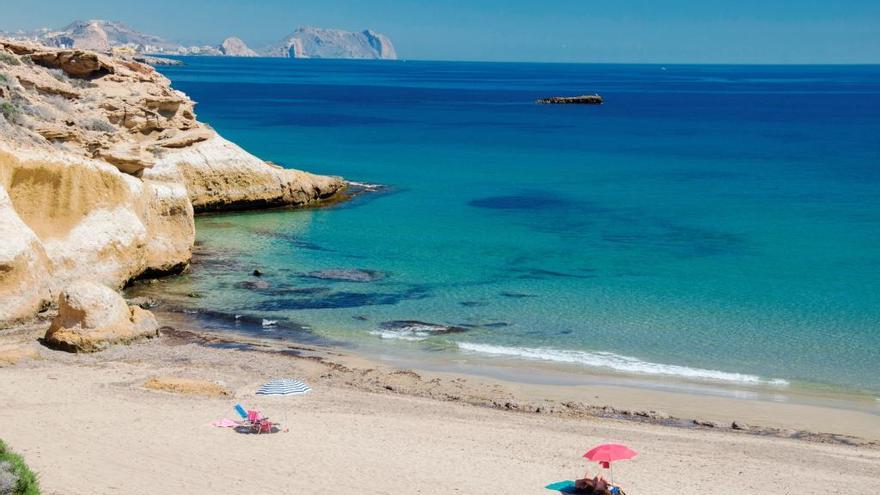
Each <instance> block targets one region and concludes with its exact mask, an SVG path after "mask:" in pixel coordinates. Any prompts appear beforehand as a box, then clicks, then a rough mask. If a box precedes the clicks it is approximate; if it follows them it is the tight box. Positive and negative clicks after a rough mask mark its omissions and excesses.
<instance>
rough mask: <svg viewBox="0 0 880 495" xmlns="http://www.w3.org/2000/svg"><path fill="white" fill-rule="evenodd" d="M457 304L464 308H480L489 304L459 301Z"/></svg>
mask: <svg viewBox="0 0 880 495" xmlns="http://www.w3.org/2000/svg"><path fill="white" fill-rule="evenodd" d="M458 304H460V305H462V306H464V307H466V308H476V307H480V306H488V305H489V303H487V302H486V301H460V302H459V303H458Z"/></svg>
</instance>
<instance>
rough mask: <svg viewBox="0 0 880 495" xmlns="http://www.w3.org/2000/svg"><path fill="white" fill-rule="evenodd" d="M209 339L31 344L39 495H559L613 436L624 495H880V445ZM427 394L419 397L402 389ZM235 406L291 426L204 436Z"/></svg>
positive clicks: (7, 373)
mask: <svg viewBox="0 0 880 495" xmlns="http://www.w3.org/2000/svg"><path fill="white" fill-rule="evenodd" d="M18 341H19V343H21V342H24V344H22V345H24V346H25V347H27V346H30V345H31V344H29V343H28V339H27V338H22V337H21V335H20V334H19V336H18ZM203 344H204V343H202V344H198V343H192V342H191V339H188V338H185V337H181V336H166V337H163V338H161V339H155V340H153V341H150V342H146V343H142V344H135V345H132V346H120V347H115V348H113V349H111V350H108V351H105V352H103V353H100V354H94V355H70V354H66V353H60V352H55V351H49V350H46V349H42V348H38V349H36V352H37V354H38V355H39V359H35V360H34V359H26V360H22V361H19V362H18V363H17V364H13V365H7V366H6V367H4V368H0V400H2V401H3V404H4V407H3V408H0V438H3V439H4V440H6V441H7V442H8V443H9V444H10V446H11V447H12V448H14V449H16V450H17V451H19V452H20V453H22V454H23V455H24V456H25V458H26V460H27V461H28V463H29V464H30V465H31V466H32V467H33V468H34V469H35V470H36V471H38V472H39V476H40V480H41V483H42V486H43V489H44V492H45V493H48V494H103V493H126V494H138V493H188V494H201V493H206V494H207V493H211V494H214V493H260V494H274V493H337V492H338V493H364V494H370V493H376V494H379V493H383V494H403V493H425V494H435V493H436V494H445V493H457V494H474V493H524V494H540V493H551V492H549V491H547V490H544V489H543V488H542V487H543V486H544V485H546V484H548V483H551V482H553V481H558V480H563V479H571V478H573V477H574V476H576V475H578V474H580V473H582V472H583V471H584V470H585V468H586V466H587V464H586V463H585V462H584V460H583V459H581V458H580V456H581V455H582V454H583V452H585V451H586V450H587V449H588V448H589V447H591V446H593V445H594V444H597V443H602V442H609V441H614V442H622V443H625V444H627V445H629V446H630V447H632V448H633V449H635V450H637V451H638V452H640V455H639V456H638V457H637V458H636V459H634V460H632V461H626V462H621V463H618V464H616V465H615V476H616V478H617V479H618V480H619V481H620V482H621V483H622V484H623V485H624V487H625V488H626V490H627V493H629V494H630V495H632V494H639V493H641V494H667V493H668V494H673V493H674V494H679V493H701V494H706V493H717V494H730V493H797V494H809V493H846V494H874V493H880V448H878V447H877V446H876V445H869V446H861V447H858V446H850V445H844V444H840V443H822V442H817V441H808V440H798V439H787V438H778V437H773V436H761V435H755V434H749V433H744V432H738V431H727V430H725V431H719V430H717V429H712V428H700V429H693V428H680V427H670V426H663V425H659V424H652V423H642V422H637V421H630V420H618V419H606V418H596V417H589V416H586V417H581V416H577V415H571V414H569V415H565V414H556V415H554V414H544V413H535V412H521V411H505V410H499V409H498V408H489V407H480V406H475V405H471V404H468V403H467V402H474V403H480V402H479V401H478V400H477V399H479V398H481V397H482V398H484V399H486V400H496V401H497V400H498V398H501V397H507V396H513V394H514V393H515V392H519V390H516V387H515V386H512V385H511V387H512V388H505V384H503V383H493V382H491V381H483V380H479V379H477V378H474V377H463V376H457V377H455V376H432V375H427V374H425V373H424V372H412V371H401V370H394V369H383V368H381V367H378V365H377V364H376V363H372V362H370V361H367V360H363V359H361V358H358V357H357V356H346V355H344V354H340V353H337V352H335V351H326V350H322V351H321V352H322V353H323V355H322V356H318V355H317V353H316V352H315V351H312V350H306V349H300V350H297V351H294V350H288V351H286V353H278V352H254V351H242V350H234V349H218V348H209V347H206V346H205V345H203ZM292 354H297V356H292ZM331 358H332V359H331ZM278 376H287V377H298V378H304V379H306V380H307V381H309V382H310V383H311V385H312V386H313V387H314V390H313V392H312V393H310V394H308V395H305V396H301V397H289V398H266V397H259V396H256V395H255V394H254V391H255V390H256V388H257V387H258V386H259V385H260V384H261V383H262V382H263V381H265V380H266V379H268V378H272V377H278ZM416 377H418V378H416ZM153 378H158V379H160V380H166V381H167V380H172V383H178V384H179V383H183V384H194V383H195V384H199V383H200V384H211V383H213V384H216V385H217V386H218V387H219V388H220V389H224V390H229V391H230V393H231V394H232V395H231V397H225V396H218V395H214V396H210V395H204V394H201V393H200V392H199V391H200V390H201V389H202V387H194V386H186V387H168V389H169V390H175V392H166V391H162V390H153V389H148V388H146V387H145V386H144V384H145V383H147V382H148V381H149V380H150V379H153ZM174 380H179V381H177V382H174ZM416 383H419V384H421V385H420V386H418V387H417V386H416V385H414V384H416ZM419 387H421V390H422V393H421V395H424V396H423V397H419V396H416V395H419V394H418V393H412V392H414V391H417V390H419ZM187 391H190V392H193V393H186V392H187ZM180 392H183V393H180ZM556 392H557V393H562V391H560V390H557V391H556ZM633 393H635V394H636V395H639V392H638V391H635V392H633ZM430 397H433V398H430ZM444 397H445V399H444ZM493 398H494V399H493ZM236 402H241V403H242V404H244V405H245V406H246V407H258V408H260V409H261V410H263V411H264V412H265V413H266V414H268V415H270V416H271V417H272V418H273V419H276V420H279V421H281V422H282V423H283V426H284V427H286V428H289V430H290V431H289V432H281V433H276V434H271V435H259V436H257V435H247V434H239V433H236V432H234V431H232V430H229V429H221V428H215V427H211V426H209V423H210V422H211V421H213V420H217V419H221V418H224V417H229V418H231V417H233V410H232V407H233V405H234V404H235V403H236ZM738 402H741V403H747V401H738ZM499 408H501V409H503V405H502V406H499ZM591 469H593V468H592V467H591Z"/></svg>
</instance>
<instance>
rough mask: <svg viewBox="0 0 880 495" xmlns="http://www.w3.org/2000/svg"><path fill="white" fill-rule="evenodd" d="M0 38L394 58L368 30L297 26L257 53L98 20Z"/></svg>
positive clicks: (135, 48)
mask: <svg viewBox="0 0 880 495" xmlns="http://www.w3.org/2000/svg"><path fill="white" fill-rule="evenodd" d="M4 27H5V26H4ZM0 35H2V36H3V37H6V38H9V39H13V40H19V41H30V42H35V43H39V44H41V45H45V46H49V47H53V48H62V49H71V48H73V49H81V50H93V51H96V52H101V53H111V52H113V53H115V54H117V55H211V56H227V57H258V56H262V57H283V58H352V59H375V60H395V59H397V51H396V50H395V48H394V45H393V44H392V43H391V40H390V39H389V38H388V37H387V36H385V35H384V34H382V33H378V32H376V31H373V30H370V29H366V30H363V31H359V32H352V31H344V30H341V29H325V28H317V27H301V28H298V29H295V30H294V31H293V32H292V33H291V34H289V35H287V36H285V37H284V38H282V39H281V40H279V41H278V42H277V43H274V44H271V45H269V46H265V47H261V48H251V47H250V46H248V45H247V43H245V42H244V41H243V40H242V39H241V38H238V37H235V36H230V37H228V38H226V39H224V40H223V41H222V42H221V43H219V44H196V45H190V46H185V45H183V44H180V43H175V42H173V41H168V40H166V39H163V38H161V37H159V36H155V35H152V34H146V33H142V32H140V31H136V30H134V29H132V28H130V27H128V26H127V25H125V24H123V23H121V22H116V21H107V20H101V19H90V20H85V21H81V20H77V21H73V22H71V23H70V24H68V25H67V26H64V27H62V28H60V29H49V28H42V29H38V30H34V31H14V32H12V31H5V32H4V31H0ZM159 62H160V63H161V61H159Z"/></svg>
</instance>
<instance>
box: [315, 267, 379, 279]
mask: <svg viewBox="0 0 880 495" xmlns="http://www.w3.org/2000/svg"><path fill="white" fill-rule="evenodd" d="M300 277H302V278H316V279H320V280H337V281H340V282H373V281H376V280H381V279H383V278H385V274H384V273H383V272H380V271H378V270H365V269H361V268H333V269H329V270H316V271H313V272H308V273H304V274H302V275H300Z"/></svg>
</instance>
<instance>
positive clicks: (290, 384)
mask: <svg viewBox="0 0 880 495" xmlns="http://www.w3.org/2000/svg"><path fill="white" fill-rule="evenodd" d="M311 389H312V388H311V387H309V386H308V385H307V384H306V382H303V381H300V380H291V379H289V378H283V379H278V380H272V381H269V382H266V383H264V384H263V385H262V386H261V387H260V388H259V389H257V395H267V396H272V397H287V396H290V395H304V394H307V393H308V392H309V391H310V390H311ZM284 424H285V425H287V424H288V422H287V409H286V408H285V409H284ZM284 431H288V429H287V427H286V426H285V429H284Z"/></svg>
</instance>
